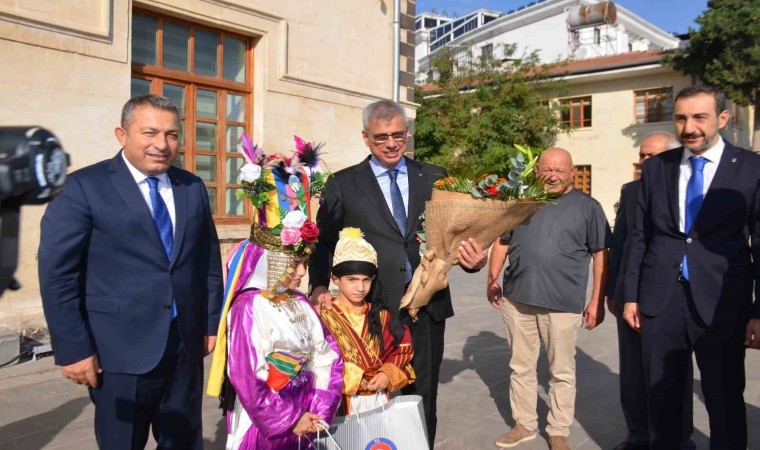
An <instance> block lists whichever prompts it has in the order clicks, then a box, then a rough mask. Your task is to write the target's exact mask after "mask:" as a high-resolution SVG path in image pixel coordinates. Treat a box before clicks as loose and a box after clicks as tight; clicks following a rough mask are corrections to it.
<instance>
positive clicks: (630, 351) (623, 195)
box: [607, 131, 695, 450]
mask: <svg viewBox="0 0 760 450" xmlns="http://www.w3.org/2000/svg"><path fill="white" fill-rule="evenodd" d="M680 146H681V144H680V143H679V142H678V140H677V139H676V137H675V136H674V135H673V134H671V133H667V132H663V131H656V132H654V133H651V134H649V135H647V136H646V137H645V138H644V140H642V141H641V146H640V147H639V164H642V163H643V162H644V161H646V160H648V159H649V158H651V157H653V156H655V155H658V154H660V153H662V152H664V151H666V150H670V149H674V148H677V147H680ZM640 189H641V181H640V180H634V181H631V182H630V183H626V184H624V185H623V188H622V189H621V192H620V201H619V202H618V210H617V214H616V215H615V231H614V233H613V235H612V242H613V244H612V264H611V268H610V269H611V270H610V277H609V279H608V282H607V306H608V307H609V310H610V312H611V313H612V314H613V315H614V316H615V317H616V318H617V329H618V353H619V356H620V404H621V406H622V407H623V415H624V416H625V423H626V426H627V427H628V436H627V438H626V440H625V441H623V442H621V443H620V444H619V445H617V446H616V447H615V449H614V450H646V449H647V448H649V426H648V424H647V398H646V385H645V383H644V369H643V367H642V365H641V335H640V334H639V333H638V332H636V331H634V330H632V329H631V327H629V326H628V324H627V323H625V321H624V320H623V305H624V303H623V302H622V301H615V299H620V298H622V291H623V276H622V275H624V274H625V264H623V262H624V258H625V255H624V251H623V249H624V248H625V245H626V242H627V241H628V236H629V235H630V233H631V231H632V229H633V224H634V222H635V217H634V214H635V212H636V199H637V198H638V195H639V190H640ZM689 364H691V360H689ZM690 370H691V369H690ZM692 387H693V386H692V384H691V383H686V384H684V397H683V402H684V408H685V409H684V422H683V426H684V431H683V436H684V441H683V443H682V445H681V448H682V449H693V448H695V445H694V442H692V440H691V433H692V432H693V430H694V426H693V423H692V395H693V394H692Z"/></svg>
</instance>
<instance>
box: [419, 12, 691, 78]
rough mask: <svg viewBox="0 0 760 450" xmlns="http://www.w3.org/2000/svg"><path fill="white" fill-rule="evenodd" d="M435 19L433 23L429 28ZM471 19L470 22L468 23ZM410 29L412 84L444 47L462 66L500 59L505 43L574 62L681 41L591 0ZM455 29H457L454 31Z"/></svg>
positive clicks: (549, 59)
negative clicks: (412, 32)
mask: <svg viewBox="0 0 760 450" xmlns="http://www.w3.org/2000/svg"><path fill="white" fill-rule="evenodd" d="M427 17H434V18H435V19H437V20H438V23H437V25H436V26H435V27H434V28H426V27H425V26H424V25H425V24H426V23H427V24H430V25H433V24H434V23H433V21H427V20H425V19H426V18H427ZM472 17H477V18H481V19H480V20H479V21H478V26H472V25H470V27H471V28H468V29H467V30H466V31H465V28H464V26H463V25H462V24H460V26H459V28H457V23H458V22H461V21H464V20H465V19H467V18H472ZM470 20H471V19H470ZM417 21H418V22H420V23H422V25H423V26H418V27H417V29H416V31H415V50H416V54H415V62H416V64H415V67H416V69H417V77H416V79H417V82H418V83H425V82H426V81H428V79H429V77H430V76H431V75H432V73H431V70H430V63H431V60H432V59H433V58H435V56H436V55H437V54H440V52H441V51H442V49H443V48H444V47H448V48H450V49H453V50H455V51H457V53H458V55H457V60H458V62H459V63H460V64H461V63H467V62H468V60H469V59H473V60H476V61H477V60H479V58H481V57H482V56H484V57H487V58H493V59H494V60H500V59H503V58H505V55H504V53H503V50H504V46H505V44H515V45H517V48H518V55H519V54H522V52H523V51H526V52H531V51H534V50H536V51H538V52H539V56H540V58H541V61H542V62H547V63H548V62H554V61H557V60H576V59H586V58H596V57H603V56H612V55H618V54H621V53H627V52H638V51H658V50H670V49H675V48H678V46H679V43H680V39H678V38H677V37H675V36H673V35H672V34H670V33H668V32H666V31H664V30H661V29H660V28H658V27H656V26H654V25H652V24H651V23H649V22H647V21H646V20H644V19H642V18H641V17H639V16H637V15H636V14H634V13H633V12H631V11H629V10H627V9H625V8H624V7H622V6H619V5H617V4H614V3H613V2H608V1H594V0H538V1H533V2H530V3H528V4H526V5H525V6H521V7H520V8H517V9H515V10H511V11H508V12H507V13H506V14H503V15H502V14H500V13H498V12H493V11H486V10H477V11H474V12H472V13H470V14H467V15H466V16H464V17H462V18H460V19H454V21H444V20H441V17H439V16H430V15H428V14H420V15H418V16H417ZM455 29H456V30H457V31H455Z"/></svg>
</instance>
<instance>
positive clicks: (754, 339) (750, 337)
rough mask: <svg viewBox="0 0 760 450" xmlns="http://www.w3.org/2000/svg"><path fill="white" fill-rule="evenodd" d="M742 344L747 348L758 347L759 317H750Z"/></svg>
mask: <svg viewBox="0 0 760 450" xmlns="http://www.w3.org/2000/svg"><path fill="white" fill-rule="evenodd" d="M744 345H745V346H747V347H748V348H754V349H756V350H758V349H760V319H750V321H749V323H748V324H747V333H746V334H745V337H744Z"/></svg>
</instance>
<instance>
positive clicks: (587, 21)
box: [567, 1, 617, 30]
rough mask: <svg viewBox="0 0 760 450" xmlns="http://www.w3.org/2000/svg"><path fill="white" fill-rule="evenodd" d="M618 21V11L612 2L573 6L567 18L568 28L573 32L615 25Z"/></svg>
mask: <svg viewBox="0 0 760 450" xmlns="http://www.w3.org/2000/svg"><path fill="white" fill-rule="evenodd" d="M616 21H617V9H616V8H615V4H614V3H613V2H611V1H604V2H599V3H595V4H593V5H577V6H573V7H572V8H570V11H569V12H568V16H567V26H568V28H570V29H571V30H575V29H577V28H585V27H593V26H597V25H614V24H615V22H616Z"/></svg>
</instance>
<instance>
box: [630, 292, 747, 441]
mask: <svg viewBox="0 0 760 450" xmlns="http://www.w3.org/2000/svg"><path fill="white" fill-rule="evenodd" d="M675 291H676V293H675V294H674V295H673V298H670V299H663V301H667V302H668V304H667V306H666V307H665V310H664V311H663V312H661V313H660V314H658V315H657V316H654V317H649V316H646V315H642V322H641V344H642V355H643V361H644V374H645V379H646V383H647V400H648V403H649V407H648V413H649V432H650V435H649V439H650V441H649V443H650V449H652V450H672V449H674V448H678V447H679V445H680V443H681V441H682V440H683V438H684V436H683V426H682V424H683V418H684V415H685V414H688V413H690V410H691V408H687V407H686V406H685V405H684V402H683V392H684V385H685V384H688V383H691V377H692V374H691V370H690V367H691V357H692V352H693V353H694V354H695V355H696V359H697V366H698V367H699V371H700V374H701V375H702V393H703V394H704V397H705V406H706V407H707V413H708V415H709V417H710V449H712V450H718V449H721V450H723V449H731V450H745V449H746V448H747V415H746V410H745V405H744V384H745V378H744V353H745V349H744V342H743V339H744V331H745V328H746V324H747V320H748V317H749V316H748V311H746V308H743V307H742V306H741V305H738V302H737V304H731V303H730V302H726V303H725V304H721V305H720V306H719V307H718V310H717V311H716V314H715V319H714V320H713V323H712V324H711V325H709V326H708V325H706V324H705V323H704V322H703V321H702V319H701V318H700V317H699V314H698V313H697V311H696V309H695V307H694V300H693V299H692V295H691V288H690V287H689V284H688V283H687V282H681V283H679V287H678V289H676V290H675ZM737 300H738V299H737Z"/></svg>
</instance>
